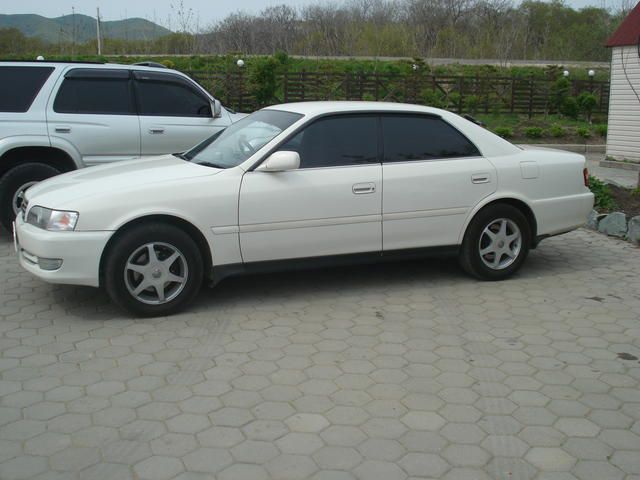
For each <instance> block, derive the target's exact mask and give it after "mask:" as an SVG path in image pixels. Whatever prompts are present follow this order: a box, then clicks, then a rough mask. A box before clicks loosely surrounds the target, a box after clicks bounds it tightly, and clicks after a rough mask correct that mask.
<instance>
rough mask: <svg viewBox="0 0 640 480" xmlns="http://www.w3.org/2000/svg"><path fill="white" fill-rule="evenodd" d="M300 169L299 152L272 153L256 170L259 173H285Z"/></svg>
mask: <svg viewBox="0 0 640 480" xmlns="http://www.w3.org/2000/svg"><path fill="white" fill-rule="evenodd" d="M299 167H300V155H299V154H298V152H285V151H282V152H275V153H272V154H271V155H270V156H269V158H267V159H266V160H265V161H264V162H262V164H261V165H260V166H259V167H258V168H256V171H258V172H284V171H287V170H296V169H298V168H299Z"/></svg>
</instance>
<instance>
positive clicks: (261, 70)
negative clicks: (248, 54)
mask: <svg viewBox="0 0 640 480" xmlns="http://www.w3.org/2000/svg"><path fill="white" fill-rule="evenodd" d="M253 62H254V65H253V69H252V70H251V73H250V76H249V88H250V91H251V93H253V94H254V95H255V98H256V102H258V105H267V104H269V103H271V102H272V101H273V99H274V97H275V95H276V90H277V89H278V81H277V77H276V74H277V70H278V66H279V65H280V64H279V63H278V61H277V60H276V59H275V58H274V57H264V58H256V59H254V60H253Z"/></svg>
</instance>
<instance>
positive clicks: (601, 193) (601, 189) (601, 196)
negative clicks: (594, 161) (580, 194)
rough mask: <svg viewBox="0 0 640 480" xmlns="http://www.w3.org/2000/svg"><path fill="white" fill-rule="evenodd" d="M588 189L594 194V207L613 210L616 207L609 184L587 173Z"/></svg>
mask: <svg viewBox="0 0 640 480" xmlns="http://www.w3.org/2000/svg"><path fill="white" fill-rule="evenodd" d="M589 189H590V190H591V191H592V192H593V195H594V196H595V200H594V204H593V206H594V208H595V209H597V210H615V209H616V208H617V205H616V202H615V201H614V200H613V196H612V195H611V190H610V189H609V185H607V184H606V183H604V182H603V181H601V180H598V179H597V178H596V177H594V176H592V175H589Z"/></svg>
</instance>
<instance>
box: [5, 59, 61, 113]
mask: <svg viewBox="0 0 640 480" xmlns="http://www.w3.org/2000/svg"><path fill="white" fill-rule="evenodd" d="M51 72H53V67H0V77H1V78H2V88H0V112H26V111H27V110H29V108H30V107H31V104H32V103H33V101H34V100H35V98H36V96H37V95H38V92H39V91H40V89H41V88H42V85H44V82H46V81H47V78H49V76H50V75H51Z"/></svg>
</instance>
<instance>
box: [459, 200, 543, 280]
mask: <svg viewBox="0 0 640 480" xmlns="http://www.w3.org/2000/svg"><path fill="white" fill-rule="evenodd" d="M530 247H531V227H530V225H529V222H528V221H527V218H526V217H525V216H524V214H523V213H522V212H521V211H520V210H518V209H517V208H515V207H513V206H511V205H507V204H494V205H490V206H488V207H486V208H484V209H482V210H480V212H478V213H477V214H476V216H475V217H474V218H473V219H472V220H471V223H470V224H469V226H468V227H467V231H466V233H465V236H464V240H463V242H462V247H461V249H460V255H459V261H460V265H461V266H462V268H463V269H464V270H465V271H466V272H467V273H469V274H470V275H472V276H474V277H476V278H479V279H481V280H504V279H506V278H508V277H510V276H511V275H513V274H514V273H515V272H516V271H517V270H518V269H519V268H520V267H521V266H522V264H523V263H524V261H525V259H526V258H527V255H528V254H529V249H530Z"/></svg>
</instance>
